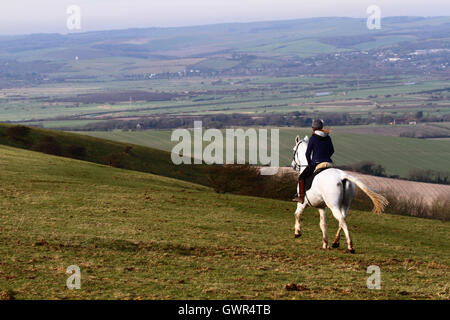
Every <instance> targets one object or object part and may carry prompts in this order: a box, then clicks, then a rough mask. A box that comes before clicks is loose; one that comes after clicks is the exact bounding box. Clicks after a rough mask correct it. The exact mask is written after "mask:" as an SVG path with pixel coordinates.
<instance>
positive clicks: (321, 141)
mask: <svg viewBox="0 0 450 320" xmlns="http://www.w3.org/2000/svg"><path fill="white" fill-rule="evenodd" d="M311 153H312V157H311ZM333 153H334V148H333V143H332V142H331V138H330V136H328V135H327V136H325V137H321V136H319V135H317V134H313V135H312V136H311V138H310V139H309V142H308V148H307V149H306V159H307V160H308V164H309V165H316V164H317V163H320V162H333V160H331V156H332V155H333Z"/></svg>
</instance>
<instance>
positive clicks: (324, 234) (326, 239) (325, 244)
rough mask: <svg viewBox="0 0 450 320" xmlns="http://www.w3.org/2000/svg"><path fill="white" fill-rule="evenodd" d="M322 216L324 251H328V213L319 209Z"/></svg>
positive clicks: (324, 209)
mask: <svg viewBox="0 0 450 320" xmlns="http://www.w3.org/2000/svg"><path fill="white" fill-rule="evenodd" d="M319 214H320V223H319V225H320V229H321V230H322V241H323V243H322V249H328V236H327V211H326V208H319Z"/></svg>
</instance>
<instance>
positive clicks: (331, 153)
mask: <svg viewBox="0 0 450 320" xmlns="http://www.w3.org/2000/svg"><path fill="white" fill-rule="evenodd" d="M333 153H334V147H333V141H331V139H330V157H331V156H332V155H333Z"/></svg>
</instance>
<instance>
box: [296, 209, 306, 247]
mask: <svg viewBox="0 0 450 320" xmlns="http://www.w3.org/2000/svg"><path fill="white" fill-rule="evenodd" d="M304 210H305V205H304V204H301V203H300V202H297V210H295V213H294V215H295V225H294V237H295V238H298V237H300V236H301V235H302V214H303V211H304Z"/></svg>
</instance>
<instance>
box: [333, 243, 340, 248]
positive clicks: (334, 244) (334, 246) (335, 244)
mask: <svg viewBox="0 0 450 320" xmlns="http://www.w3.org/2000/svg"><path fill="white" fill-rule="evenodd" d="M331 247H333V248H339V242H334V243H333V244H332V245H331Z"/></svg>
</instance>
